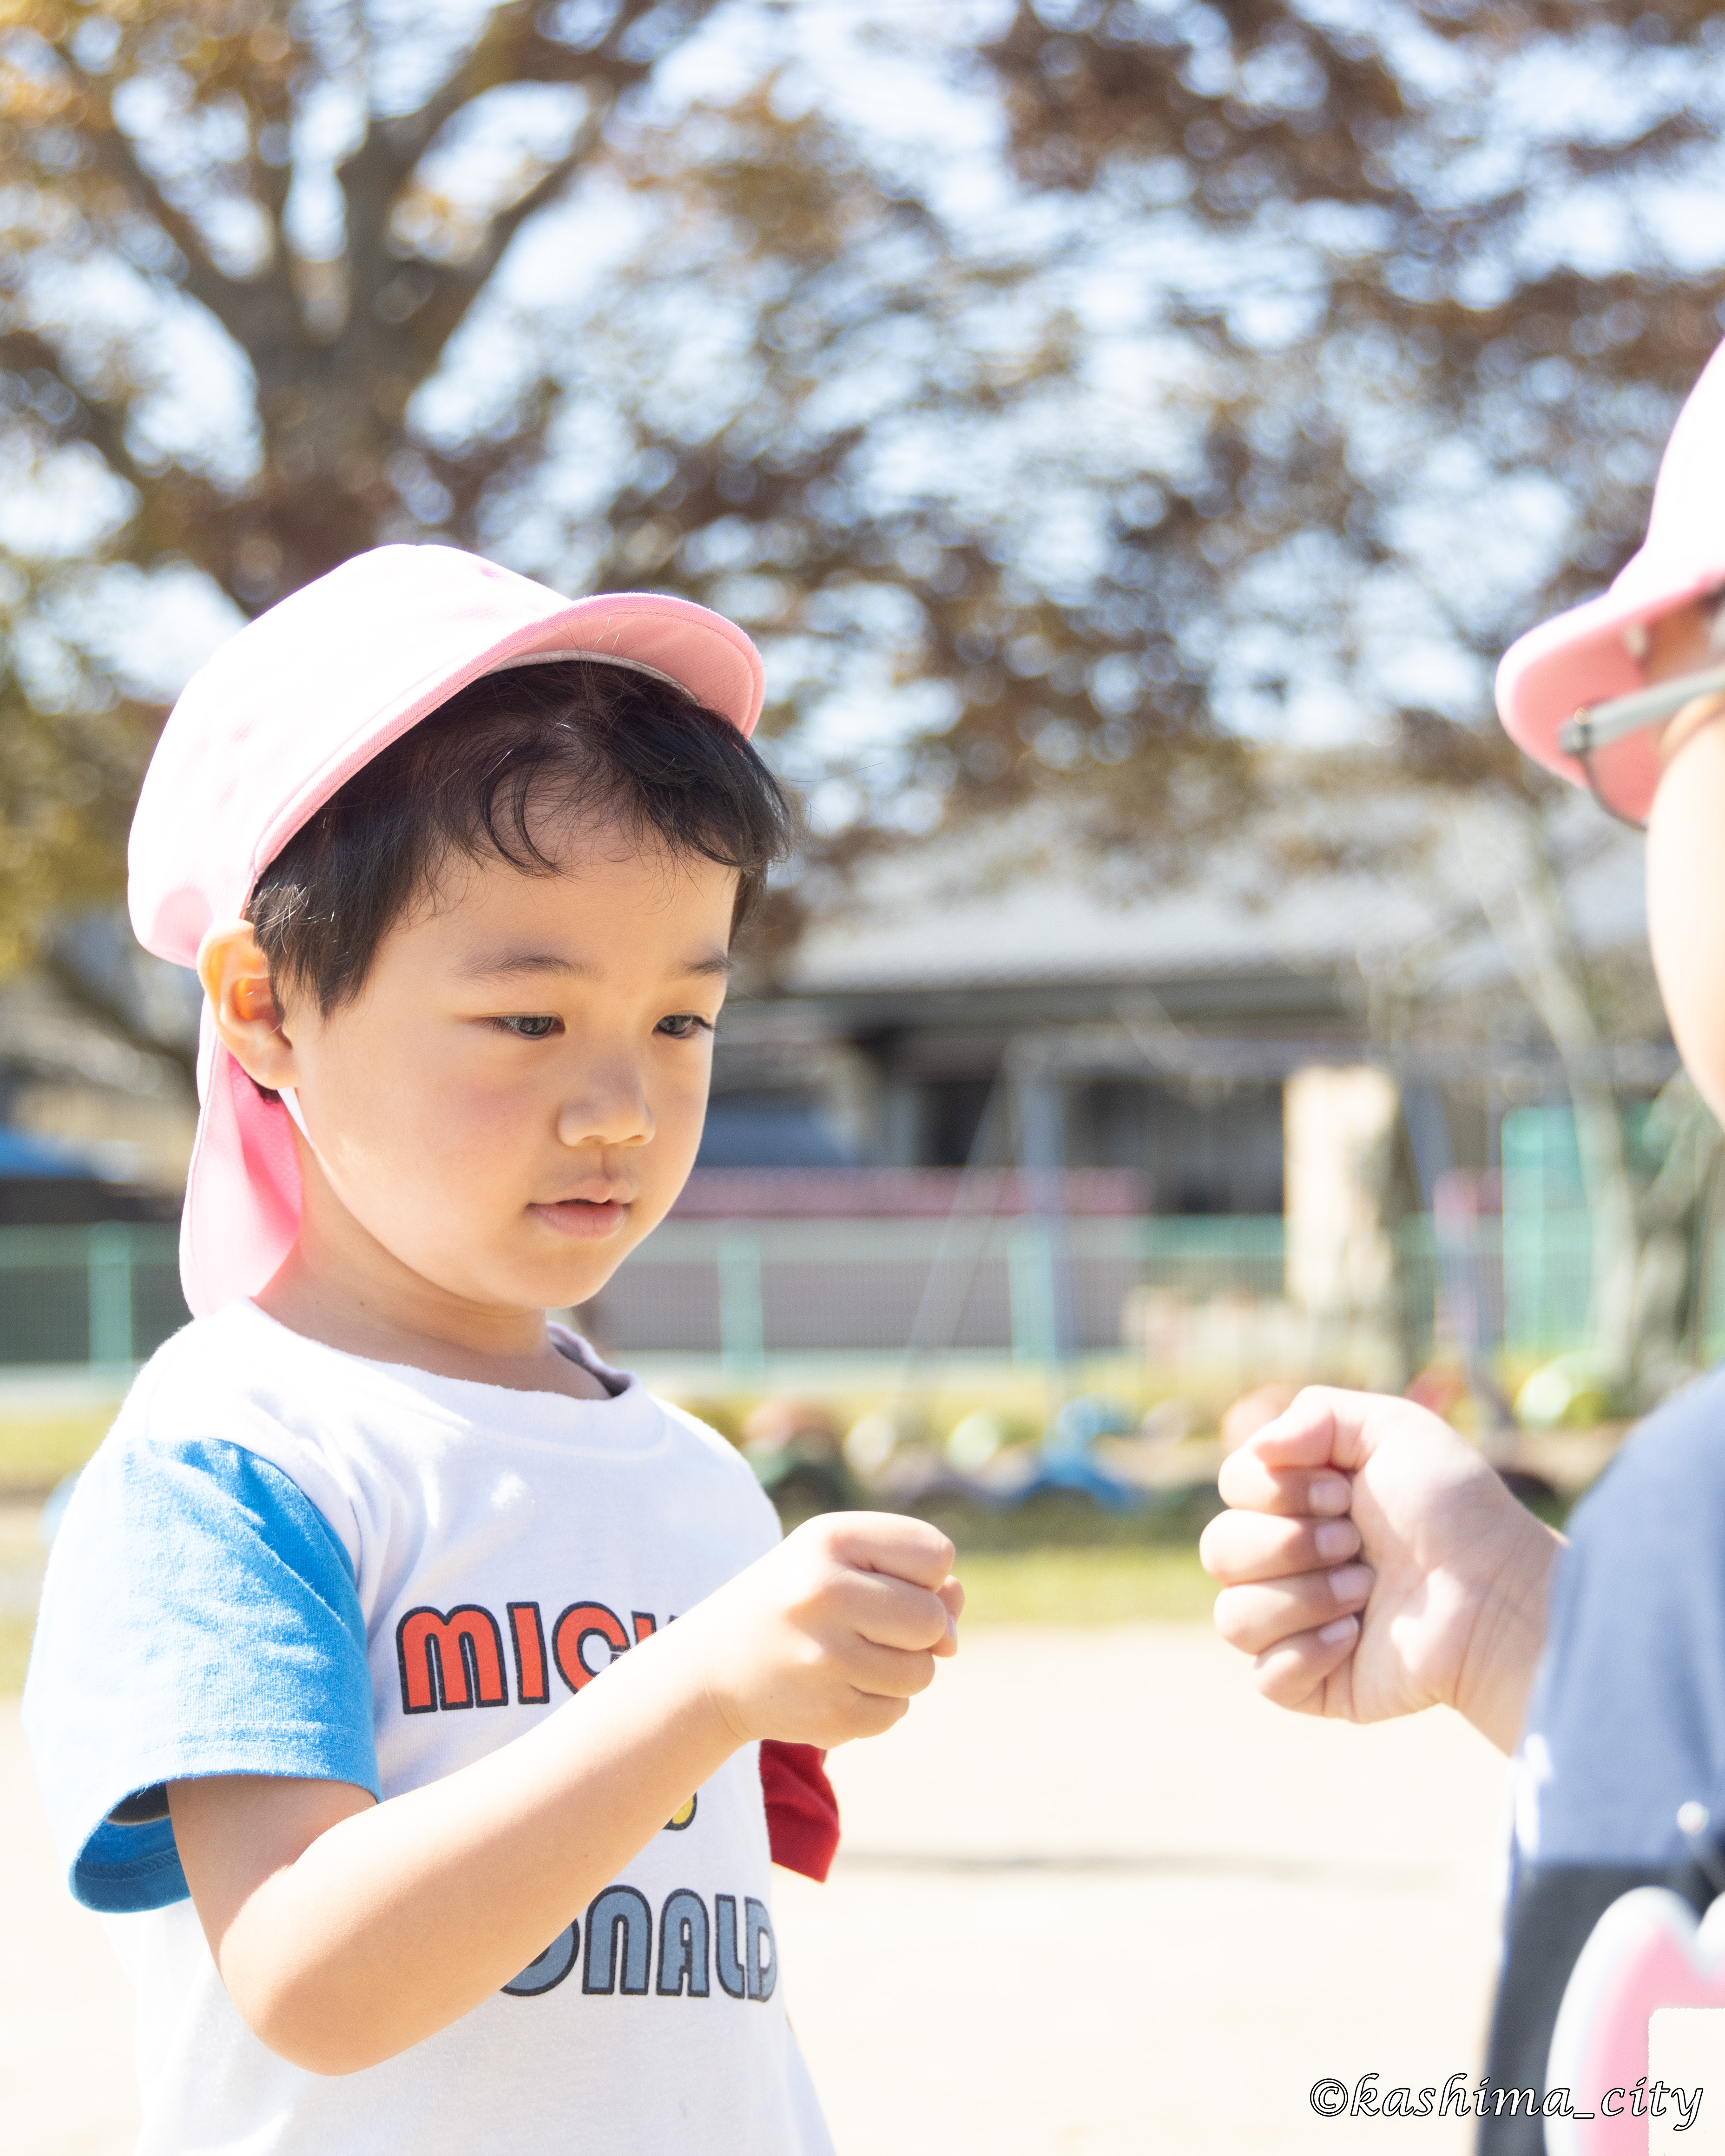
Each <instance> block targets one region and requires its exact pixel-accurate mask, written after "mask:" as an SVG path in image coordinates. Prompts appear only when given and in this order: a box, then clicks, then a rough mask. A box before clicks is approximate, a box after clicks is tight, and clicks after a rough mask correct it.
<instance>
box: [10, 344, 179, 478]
mask: <svg viewBox="0 0 1725 2156" xmlns="http://www.w3.org/2000/svg"><path fill="white" fill-rule="evenodd" d="M0 367H7V368H8V369H9V370H10V371H11V372H13V373H15V374H46V375H49V376H51V377H52V378H53V379H54V381H55V382H58V383H59V386H60V388H62V389H64V391H65V393H66V394H67V395H68V396H69V397H70V398H73V399H74V401H75V402H76V403H77V406H78V408H79V412H80V414H81V416H82V418H83V419H84V422H85V424H84V429H83V432H84V435H85V439H87V440H88V441H89V442H90V444H91V445H92V446H93V447H94V448H95V449H96V450H98V451H99V452H100V454H101V456H102V457H103V458H104V459H105V460H106V462H107V463H108V465H110V467H111V469H112V470H114V472H115V473H116V475H118V476H119V477H120V478H121V479H123V480H126V483H127V485H130V486H132V487H135V488H136V490H137V491H138V492H139V494H140V495H142V493H143V492H144V490H145V488H146V484H147V482H146V479H145V476H144V475H143V473H142V472H141V470H139V469H138V466H137V465H136V462H135V461H134V460H133V458H132V454H131V450H130V449H128V448H127V447H126V406H125V405H124V404H117V405H116V404H113V403H107V402H105V400H103V399H102V398H97V397H94V396H92V395H91V393H90V391H89V390H87V389H84V388H80V386H79V385H78V383H77V382H74V381H72V380H70V379H69V377H68V375H67V373H66V370H65V368H64V367H63V366H62V364H61V362H60V356H59V353H58V352H56V351H55V350H54V347H53V346H52V345H50V344H49V342H48V341H47V340H46V339H45V338H44V337H43V336H39V334H38V333H37V332H36V331H34V330H22V329H14V330H6V331H0Z"/></svg>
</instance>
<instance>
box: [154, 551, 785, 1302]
mask: <svg viewBox="0 0 1725 2156" xmlns="http://www.w3.org/2000/svg"><path fill="white" fill-rule="evenodd" d="M553 652H557V653H562V652H567V653H568V654H570V655H571V656H572V657H576V656H579V657H583V658H589V659H597V660H605V661H608V662H609V663H610V664H612V665H624V666H629V667H633V668H637V669H639V670H641V671H643V672H646V673H649V674H654V675H657V676H659V677H660V679H662V680H669V681H671V682H674V683H675V684H677V685H680V687H682V688H684V689H686V690H688V691H689V693H690V694H691V696H695V697H696V699H697V700H698V701H700V702H701V703H702V704H704V705H706V706H707V708H708V709H709V710H711V711H718V712H721V713H722V714H723V716H725V717H726V718H728V719H729V720H730V721H732V724H733V725H734V726H737V729H738V731H740V732H742V733H743V734H745V735H747V734H750V733H752V732H753V731H754V727H755V721H756V720H757V718H758V717H759V716H760V712H761V701H762V667H761V654H759V652H757V650H756V649H755V647H754V645H753V644H752V643H751V642H750V641H749V639H748V638H747V636H745V635H744V634H743V632H742V630H741V629H738V628H737V626H736V625H735V624H734V623H732V622H728V621H726V619H724V618H723V616H722V615H720V614H716V613H710V612H709V611H708V609H707V608H705V607H699V606H696V605H695V604H694V603H692V601H691V600H688V599H679V598H667V597H665V596H663V595H661V594H659V593H644V592H617V593H611V592H608V593H603V594H602V595H601V596H599V597H598V598H585V599H567V598H563V597H562V594H561V593H557V592H553V591H549V590H547V588H546V587H545V586H544V585H543V584H536V583H533V582H532V581H531V579H530V578H528V577H519V576H516V574H515V573H514V572H513V571H512V570H509V569H502V568H499V567H497V565H496V564H495V562H486V561H482V560H481V559H480V557H479V556H478V555H476V554H465V553H462V552H459V551H458V550H457V549H456V548H454V547H378V548H377V549H376V550H375V551H374V552H372V553H369V554H360V555H357V556H356V557H354V558H353V559H352V561H349V562H343V563H342V564H341V567H340V568H338V569H332V570H331V572H330V573H329V574H328V575H327V576H326V577H319V578H318V579H317V581H316V583H312V584H307V585H306V586H305V588H303V589H302V590H300V591H297V592H295V593H293V595H292V596H291V597H290V598H285V599H283V600H282V601H281V603H280V605H278V606H273V607H271V608H270V611H269V612H268V613H264V614H260V615H259V618H258V619H257V620H255V621H254V622H251V623H249V624H247V626H246V627H245V628H244V629H241V630H240V632H239V634H238V635H237V636H234V637H232V638H230V639H228V642H227V643H226V644H223V645H222V647H221V648H220V649H219V650H218V651H217V652H216V653H215V654H214V655H213V657H212V658H211V659H210V660H209V661H208V664H207V665H204V666H203V667H202V668H200V669H199V670H198V673H196V674H195V675H193V677H192V679H191V680H190V681H189V682H187V685H186V689H185V692H184V694H183V695H182V696H181V698H180V700H179V701H178V703H177V704H176V705H175V706H174V708H173V710H172V712H171V713H170V715H169V717H168V721H167V725H166V726H164V727H163V728H162V738H161V740H160V741H159V742H157V747H156V753H155V754H154V756H153V757H151V760H150V768H149V770H148V771H147V772H146V773H145V776H144V784H143V789H142V791H141V793H140V795H139V797H138V807H137V814H136V816H135V817H134V818H133V819H132V826H131V848H130V854H129V860H130V868H131V879H130V885H129V898H130V903H131V919H132V926H133V927H134V928H135V929H136V932H137V937H138V941H139V942H141V944H142V945H143V946H144V947H145V948H146V950H149V951H153V952H155V953H156V954H157V957H161V958H168V959H172V962H174V964H176V965H177V966H191V965H193V964H195V963H196V962H197V957H198V947H199V946H200V945H201V944H202V942H203V938H204V937H205V936H206V934H207V933H208V931H209V930H210V929H211V928H212V927H213V926H214V925H215V924H216V923H217V922H218V921H234V920H237V919H238V918H239V915H240V914H241V913H242V911H244V906H245V903H246V901H247V899H248V898H249V896H250V895H251V890H252V886H253V885H254V883H255V882H256V881H257V879H258V876H259V872H260V871H261V870H263V869H264V868H265V867H266V866H267V865H269V863H270V861H271V860H274V859H275V855H277V854H278V853H280V850H281V849H282V847H283V846H285V844H287V842H288V840H289V839H290V838H292V836H293V835H294V834H295V831H297V830H298V829H300V826H301V824H304V823H305V820H306V819H307V818H308V817H310V816H311V815H313V814H315V813H316V811H317V810H318V809H319V808H321V807H322V806H323V804H324V803H325V802H326V801H327V800H328V799H329V798H330V797H331V794H333V793H335V792H336V790H337V789H338V788H340V787H341V786H342V785H343V784H344V783H346V781H347V780H348V779H349V778H352V776H353V774H354V773H355V772H357V771H358V770H359V769H360V768H361V767H362V766H363V765H365V764H367V763H368V762H370V761H371V759H372V757H374V756H376V755H377V752H379V750H381V749H384V748H387V747H388V746H389V744H390V742H393V741H395V740H397V739H398V737H400V736H401V735H403V734H404V733H405V732H406V731H408V727H410V726H414V725H416V724H417V723H418V721H419V720H421V719H423V718H424V716H426V714H427V713H428V712H429V711H434V710H435V709H436V708H437V706H439V704H442V703H444V702H445V701H447V700H448V699H449V697H450V696H454V693H455V691H456V690H458V689H460V688H463V687H465V685H466V684H467V683H468V682H470V681H473V680H477V679H478V677H479V676H480V675H481V674H488V673H491V672H494V671H495V670H497V669H498V668H500V667H504V666H508V665H514V664H518V663H521V662H522V661H524V660H531V659H533V658H535V657H542V656H545V655H547V654H551V653H553ZM198 1101H199V1104H200V1106H199V1114H198V1136H197V1139H196V1142H195V1143H194V1144H193V1152H192V1167H191V1172H190V1173H189V1175H188V1177H187V1184H186V1205H185V1211H184V1213H183V1214H182V1216H181V1224H180V1278H181V1281H182V1283H183V1285H184V1287H185V1291H186V1300H187V1303H188V1304H189V1305H190V1306H191V1308H192V1310H193V1313H194V1314H195V1315H197V1316H198V1317H203V1316H206V1315H207V1314H208V1312H211V1311H213V1310H217V1309H219V1308H220V1306H222V1305H223V1303H226V1302H231V1301H234V1299H235V1298H236V1297H238V1296H246V1295H254V1294H255V1293H256V1292H257V1291H258V1290H259V1288H261V1287H262V1286H264V1284H265V1283H266V1282H267V1281H269V1280H270V1277H271V1276H272V1275H273V1274H274V1273H275V1270H276V1269H277V1267H278V1266H279V1265H280V1264H281V1262H282V1260H283V1259H284V1258H285V1257H286V1255H287V1254H288V1252H289V1251H290V1250H291V1249H292V1247H293V1243H294V1238H295V1235H297V1234H298V1232H299V1224H300V1168H299V1157H298V1155H297V1153H296V1152H295V1147H294V1137H293V1130H292V1127H291V1125H290V1122H289V1120H288V1113H287V1111H286V1109H285V1107H283V1106H282V1105H281V1104H280V1101H266V1100H264V1099H263V1098H262V1097H261V1096H259V1092H258V1091H257V1088H256V1087H255V1086H254V1085H253V1084H252V1081H250V1079H249V1078H248V1077H247V1076H246V1075H245V1073H244V1071H243V1070H241V1069H240V1068H239V1065H238V1064H237V1063H235V1062H234V1060H233V1058H232V1057H231V1056H230V1055H228V1051H227V1050H225V1049H224V1048H223V1046H222V1045H221V1043H220V1041H219V1040H218V1038H217V1035H216V1031H215V1027H214V1025H213V1022H212V1018H211V1013H210V1010H209V1008H208V1004H206V1006H205V1008H204V1013H203V1024H202V1028H201V1031H200V1036H199V1045H198Z"/></svg>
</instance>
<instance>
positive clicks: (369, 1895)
mask: <svg viewBox="0 0 1725 2156" xmlns="http://www.w3.org/2000/svg"><path fill="white" fill-rule="evenodd" d="M739 1741H740V1740H739V1738H738V1735H737V1733H736V1732H735V1731H734V1730H733V1729H732V1727H729V1726H728V1725H727V1722H726V1719H725V1717H724V1716H723V1715H722V1714H721V1712H720V1711H719V1709H718V1708H717V1707H716V1706H715V1704H714V1703H713V1702H712V1700H711V1698H710V1697H709V1695H708V1691H707V1688H706V1681H705V1677H704V1671H703V1665H702V1661H701V1654H700V1652H699V1648H698V1642H697V1640H696V1637H695V1628H693V1627H691V1626H689V1625H688V1623H687V1620H685V1624H684V1625H677V1626H674V1627H672V1628H670V1630H667V1631H665V1632H664V1633H661V1634H660V1635H658V1636H657V1637H656V1638H655V1639H653V1640H649V1641H648V1642H646V1643H644V1645H641V1646H639V1647H637V1648H635V1649H634V1650H631V1651H630V1653H629V1654H628V1655H625V1656H624V1657H623V1658H622V1659H621V1660H620V1661H619V1662H618V1663H617V1664H615V1665H614V1666H613V1667H612V1668H611V1669H610V1670H608V1671H606V1672H605V1675H604V1677H603V1681H599V1682H595V1683H594V1684H593V1685H591V1686H588V1689H587V1691H585V1692H583V1695H582V1696H581V1697H580V1698H579V1699H578V1700H572V1701H571V1702H569V1703H568V1705H567V1706H566V1707H563V1708H562V1709H561V1710H560V1711H559V1712H557V1713H556V1714H554V1715H552V1716H551V1717H548V1718H547V1720H546V1721H545V1722H542V1723H541V1724H540V1725H539V1727H537V1728H536V1729H534V1730H532V1731H531V1732H528V1734H526V1736H524V1737H521V1738H518V1739H516V1741H515V1742H514V1743H511V1744H508V1745H506V1746H504V1747H503V1748H501V1749H500V1750H499V1751H497V1752H495V1753H492V1754H490V1756H489V1757H488V1758H484V1759H480V1760H478V1761H476V1762H475V1763H474V1764H473V1765H471V1766H469V1767H465V1768H461V1769H460V1770H459V1771H458V1772H457V1773H455V1774H450V1775H449V1776H447V1777H446V1778H444V1779H441V1780H439V1781H437V1782H434V1783H432V1784H429V1785H428V1786H427V1787H426V1788H424V1789H417V1790H413V1791H412V1792H410V1793H408V1794H405V1795H403V1796H399V1797H396V1798H393V1799H391V1801H390V1802H389V1803H388V1804H372V1803H371V1802H370V1800H369V1799H368V1798H367V1796H366V1795H365V1794H364V1793H363V1792H362V1791H360V1790H357V1789H349V1788H347V1787H346V1786H345V1785H342V1784H317V1783H306V1782H285V1783H282V1784H279V1785H276V1786H275V1788H274V1789H271V1787H270V1785H269V1784H260V1783H259V1781H258V1780H257V1779H254V1778H244V1779H240V1778H216V1779H212V1780H210V1781H208V1782H182V1783H177V1784H174V1785H173V1787H172V1789H171V1791H170V1803H171V1804H172V1811H173V1819H174V1825H175V1831H176V1836H177V1840H178V1841H179V1844H180V1847H181V1853H182V1860H183V1861H184V1862H185V1866H186V1871H187V1879H188V1881H189V1883H190V1885H191V1887H192V1891H193V1896H194V1897H195V1899H196V1901H197V1903H198V1911H199V1914H200V1916H201V1917H203V1922H204V1926H205V1929H206V1932H207V1933H208V1936H209V1939H210V1944H211V1948H212V1950H213V1953H214V1954H215V1957H216V1959H217V1963H218V1967H219V1968H220V1970H221V1974H222V1979H223V1983H224V1984H226V1986H227V1988H228V1992H229V1994H230V1995H231V1996H232V1998H233V1999H234V2004H235V2005H236V2006H237V2007H238V2008H239V2011H240V2013H241V2014H242V2015H244V2018H245V2020H246V2021H247V2022H248V2023H249V2025H250V2026H251V2028H252V2029H253V2030H254V2033H255V2034H256V2035H258V2036H259V2038H261V2040H263V2041H264V2043H265V2044H267V2045H268V2046H270V2049H271V2050H272V2051H276V2052H278V2053H280V2055H281V2056H283V2057H285V2058H287V2059H290V2060H292V2061H294V2062H295V2064H297V2065H300V2066H305V2067H308V2068H310V2069H311V2071H314V2072H317V2073H325V2074H340V2073H347V2072H352V2071H354V2070H356V2069H357V2068H359V2067H361V2066H371V2065H375V2064H376V2063H377V2062H378V2061H381V2060H383V2059H387V2058H391V2057H393V2056H394V2055H395V2054H396V2053H397V2052H398V2051H404V2050H406V2049H407V2048H408V2046H410V2045H412V2044H415V2043H418V2042H419V2041H420V2040H422V2039H423V2038H424V2037H426V2036H429V2035H432V2034H434V2032H435V2031H436V2030H439V2029H441V2028H444V2027H445V2026H446V2025H448V2024H449V2023H450V2022H451V2021H454V2020H457V2019H458V2018H459V2016H460V2015H463V2014H465V2013H467V2012H469V2011H470V2010H471V2009H472V2008H474V2007H475V2006H477V2005H479V2004H480V2002H481V2001H482V2000H483V1999H486V1998H488V1997H489V1996H490V1994H493V1993H495V1992H496V1991H497V1990H499V1989H501V1987H502V1986H503V1985H504V1984H507V1983H508V1982H509V1980H510V1979H511V1977H512V1976H514V1975H516V1974H517V1973H518V1972H519V1971H520V1970H521V1969H523V1968H524V1967H525V1966H526V1964H527V1963H529V1962H531V1960H533V1959H534V1958H535V1957H536V1955H538V1954H540V1953H543V1951H544V1950H545V1948H546V1947H547V1945H548V1944H549V1943H551V1941H552V1939H553V1938H556V1936H557V1933H558V1932H559V1931H560V1930H561V1929H562V1928H563V1927H564V1926H565V1925H566V1924H567V1923H568V1922H570V1921H571V1919H572V1918H573V1917H578V1916H579V1915H580V1913H581V1912H582V1911H583V1909H584V1908H585V1907H587V1904H588V1902H589V1901H590V1900H591V1899H592V1897H593V1895H594V1894H596V1893H597V1892H598V1891H599V1890H600V1888H602V1887H603V1886H605V1885H606V1884H607V1883H608V1881H610V1880H612V1879H613V1878H614V1877H615V1876H616V1875H617V1873H618V1872H619V1871H620V1870H621V1869H622V1867H623V1866H624V1865H626V1864H627V1863H628V1861H629V1859H630V1858H631V1857H632V1856H635V1855H636V1854H637V1853H638V1852H639V1851H640V1850H641V1849H642V1848H644V1846H645V1845H646V1844H647V1843H648V1842H649V1840H651V1839H652V1838H653V1836H654V1835H655V1834H656V1833H658V1832H659V1831H660V1829H661V1828H662V1827H663V1826H664V1825H665V1822H666V1820H669V1819H670V1817H671V1815H672V1814H673V1813H674V1812H675V1811H676V1810H677V1809H678V1808H679V1807H680V1805H681V1804H683V1803H684V1802H685V1800H686V1799H688V1797H689V1796H690V1795H691V1794H692V1793H693V1792H694V1791H695V1790H696V1789H697V1788H698V1787H699V1786H700V1785H701V1784H702V1783H703V1782H705V1781H706V1780H707V1779H708V1778H709V1777H710V1776H711V1774H714V1773H715V1772H716V1769H717V1768H719V1767H721V1765H722V1764H723V1763H724V1762H725V1761H726V1758H729V1757H730V1756H731V1754H732V1753H733V1752H734V1751H735V1750H736V1749H737V1746H738V1743H739ZM308 1832H309V1833H310V1835H311V1839H310V1840H309V1841H307V1840H305V1835H306V1834H307V1833H308ZM260 1835H262V1836H264V1837H265V1838H267V1839H269V1840H272V1841H275V1843H277V1844H278V1845H279V1846H280V1851H281V1861H280V1864H279V1865H278V1866H276V1867H275V1868H274V1869H272V1870H270V1871H269V1873H268V1875H267V1876H264V1878H263V1879H262V1880H261V1882H260V1883H257V1884H255V1885H249V1881H252V1880H255V1879H256V1877H257V1872H258V1841H259V1836H260ZM248 1885H249V1891H247V1889H248Z"/></svg>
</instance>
